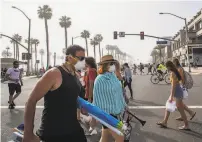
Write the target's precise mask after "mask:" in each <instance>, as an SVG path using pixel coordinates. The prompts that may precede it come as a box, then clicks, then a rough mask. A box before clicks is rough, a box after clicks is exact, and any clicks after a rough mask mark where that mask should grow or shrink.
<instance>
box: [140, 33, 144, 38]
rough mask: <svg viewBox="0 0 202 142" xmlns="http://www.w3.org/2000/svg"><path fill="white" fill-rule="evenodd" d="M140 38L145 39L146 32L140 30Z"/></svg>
mask: <svg viewBox="0 0 202 142" xmlns="http://www.w3.org/2000/svg"><path fill="white" fill-rule="evenodd" d="M140 39H141V40H144V32H140Z"/></svg>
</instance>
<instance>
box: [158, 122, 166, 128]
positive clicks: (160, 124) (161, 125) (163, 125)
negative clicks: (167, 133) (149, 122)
mask: <svg viewBox="0 0 202 142" xmlns="http://www.w3.org/2000/svg"><path fill="white" fill-rule="evenodd" d="M156 124H157V125H159V126H160V127H161V128H168V127H167V125H166V124H164V123H162V122H157V123H156Z"/></svg>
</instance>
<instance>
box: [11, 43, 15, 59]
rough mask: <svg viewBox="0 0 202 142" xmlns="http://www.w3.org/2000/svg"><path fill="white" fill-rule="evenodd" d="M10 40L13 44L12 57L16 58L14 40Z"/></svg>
mask: <svg viewBox="0 0 202 142" xmlns="http://www.w3.org/2000/svg"><path fill="white" fill-rule="evenodd" d="M10 42H11V43H12V44H13V56H14V59H16V51H15V45H16V44H15V41H14V40H10Z"/></svg>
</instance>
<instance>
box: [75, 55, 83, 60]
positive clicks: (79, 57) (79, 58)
mask: <svg viewBox="0 0 202 142" xmlns="http://www.w3.org/2000/svg"><path fill="white" fill-rule="evenodd" d="M75 57H76V58H77V59H78V60H79V61H83V60H84V59H85V57H82V56H75Z"/></svg>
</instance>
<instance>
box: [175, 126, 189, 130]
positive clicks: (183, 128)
mask: <svg viewBox="0 0 202 142" xmlns="http://www.w3.org/2000/svg"><path fill="white" fill-rule="evenodd" d="M178 129H179V130H185V131H191V129H189V128H188V127H185V126H181V127H178Z"/></svg>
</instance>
